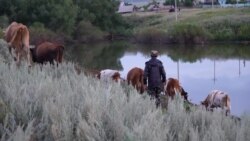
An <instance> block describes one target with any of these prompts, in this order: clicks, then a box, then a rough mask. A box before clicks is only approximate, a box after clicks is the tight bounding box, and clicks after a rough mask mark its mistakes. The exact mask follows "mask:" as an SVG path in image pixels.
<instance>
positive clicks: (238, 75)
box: [66, 43, 250, 115]
mask: <svg viewBox="0 0 250 141" xmlns="http://www.w3.org/2000/svg"><path fill="white" fill-rule="evenodd" d="M151 49H157V50H159V52H160V56H159V57H158V58H159V59H160V60H161V61H162V62H163V65H164V67H165V70H166V73H167V77H174V78H178V79H179V80H180V82H181V85H182V86H183V87H184V89H185V90H186V91H187V92H188V94H189V99H190V100H191V101H192V102H194V103H197V104H199V103H200V101H202V100H204V99H205V98H206V96H207V95H208V93H209V92H210V91H211V90H213V89H218V90H222V91H225V92H227V93H228V94H229V96H230V97H231V105H232V114H235V115H241V114H243V113H245V112H247V113H250V46H243V45H209V46H173V45H172V46H171V45H168V46H159V45H149V46H145V45H144V46H142V45H133V44H128V43H113V44H109V43H104V44H98V45H96V44H95V45H78V46H74V47H69V48H68V49H67V52H66V58H67V59H69V60H72V61H74V62H77V63H78V64H80V65H81V66H83V67H85V68H88V69H106V68H109V69H117V70H119V71H120V72H121V74H122V76H123V77H124V78H126V75H127V72H128V71H129V70H130V69H132V68H133V67H140V68H142V69H144V67H145V62H146V61H147V60H149V59H150V56H149V53H150V50H151Z"/></svg>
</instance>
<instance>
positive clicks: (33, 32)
mask: <svg viewBox="0 0 250 141" xmlns="http://www.w3.org/2000/svg"><path fill="white" fill-rule="evenodd" d="M29 30H30V44H31V45H38V44H40V43H42V42H44V41H50V42H57V43H62V44H63V43H64V40H65V39H64V36H60V35H58V34H56V33H55V32H53V31H51V30H49V29H47V28H45V27H44V25H43V24H42V23H39V22H35V23H34V24H33V25H32V26H31V27H29Z"/></svg>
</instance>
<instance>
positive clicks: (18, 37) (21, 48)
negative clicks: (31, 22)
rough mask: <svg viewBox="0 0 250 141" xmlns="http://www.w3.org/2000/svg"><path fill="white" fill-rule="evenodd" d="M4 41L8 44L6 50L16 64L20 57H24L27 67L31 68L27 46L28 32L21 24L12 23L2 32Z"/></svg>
mask: <svg viewBox="0 0 250 141" xmlns="http://www.w3.org/2000/svg"><path fill="white" fill-rule="evenodd" d="M4 39H5V41H6V42H7V43H8V48H9V51H10V53H11V55H12V56H13V58H14V60H15V61H16V62H17V64H19V63H20V59H21V57H22V56H26V59H27V61H28V64H29V66H31V62H32V60H31V56H30V55H31V54H30V46H29V40H30V36H29V30H28V28H27V27H26V26H25V25H23V24H22V23H17V22H12V23H11V24H10V25H9V26H8V27H7V28H6V30H5V31H4Z"/></svg>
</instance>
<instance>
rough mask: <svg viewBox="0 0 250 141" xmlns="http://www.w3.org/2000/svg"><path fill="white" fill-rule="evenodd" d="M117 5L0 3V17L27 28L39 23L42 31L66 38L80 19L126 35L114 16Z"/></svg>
mask: <svg viewBox="0 0 250 141" xmlns="http://www.w3.org/2000/svg"><path fill="white" fill-rule="evenodd" d="M117 6H118V1H116V0H105V1H103V0H92V1H89V0H63V1H61V0H35V1H31V0H11V1H5V0H0V13H1V14H0V16H1V15H6V16H7V17H8V18H9V21H17V22H22V23H24V24H26V25H28V26H30V25H32V24H33V23H35V22H38V23H42V24H43V25H44V27H45V28H48V29H50V30H52V31H54V32H56V33H64V34H67V35H71V33H72V32H73V31H75V25H78V24H79V23H80V22H81V21H82V20H84V21H88V22H90V23H91V24H92V25H94V26H96V27H98V28H100V29H101V30H103V31H108V32H110V33H120V32H123V31H124V32H125V31H126V30H125V29H126V28H128V26H127V24H126V23H125V21H124V20H123V18H122V17H121V16H120V15H119V14H118V13H116V11H117ZM97 36H98V35H97Z"/></svg>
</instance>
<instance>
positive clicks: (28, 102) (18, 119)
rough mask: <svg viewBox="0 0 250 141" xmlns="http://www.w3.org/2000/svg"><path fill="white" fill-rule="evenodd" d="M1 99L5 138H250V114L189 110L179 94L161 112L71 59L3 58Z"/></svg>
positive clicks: (133, 92) (192, 140)
mask: <svg viewBox="0 0 250 141" xmlns="http://www.w3.org/2000/svg"><path fill="white" fill-rule="evenodd" d="M3 47H4V46H1V47H0V48H3ZM0 56H2V54H0ZM128 95H129V96H128ZM0 99H1V101H2V102H1V103H2V104H0V109H2V108H5V110H3V111H4V112H1V115H3V116H4V118H1V121H0V135H1V140H2V141H6V140H9V141H19V140H22V141H30V140H35V141H42V140H46V141H54V140H60V141H69V140H71V141H74V140H75V141H79V140H83V141H88V140H98V141H104V140H105V141H106V140H110V141H117V140H121V141H140V140H141V141H152V140H154V141H163V140H174V141H175V140H176V141H177V140H185V141H207V140H216V141H217V140H223V141H224V140H228V141H235V140H237V141H246V140H250V134H249V133H250V116H249V115H242V116H241V121H240V122H237V121H235V120H233V119H231V118H230V117H226V116H225V115H224V114H221V113H220V112H213V113H211V112H206V111H205V110H204V109H202V108H191V109H190V111H189V112H187V111H186V110H185V109H184V106H183V101H182V100H181V99H179V98H177V99H176V100H174V101H171V102H169V105H168V110H167V111H162V110H161V109H160V108H158V109H156V108H155V105H154V101H151V100H150V98H149V97H148V96H147V95H146V94H144V95H139V94H138V93H137V92H136V90H134V89H132V88H131V87H121V86H120V85H118V84H116V83H110V84H105V83H102V82H100V81H99V80H96V79H95V78H92V77H89V76H85V75H84V74H80V75H78V74H77V73H76V71H75V69H74V64H73V63H62V64H61V65H59V66H58V67H56V66H50V65H44V66H42V67H41V66H39V65H34V66H32V68H28V66H27V65H23V66H19V67H17V66H16V65H15V63H13V62H11V61H10V62H8V63H4V62H1V63H0ZM2 105H5V106H2ZM1 111H2V110H1Z"/></svg>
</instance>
